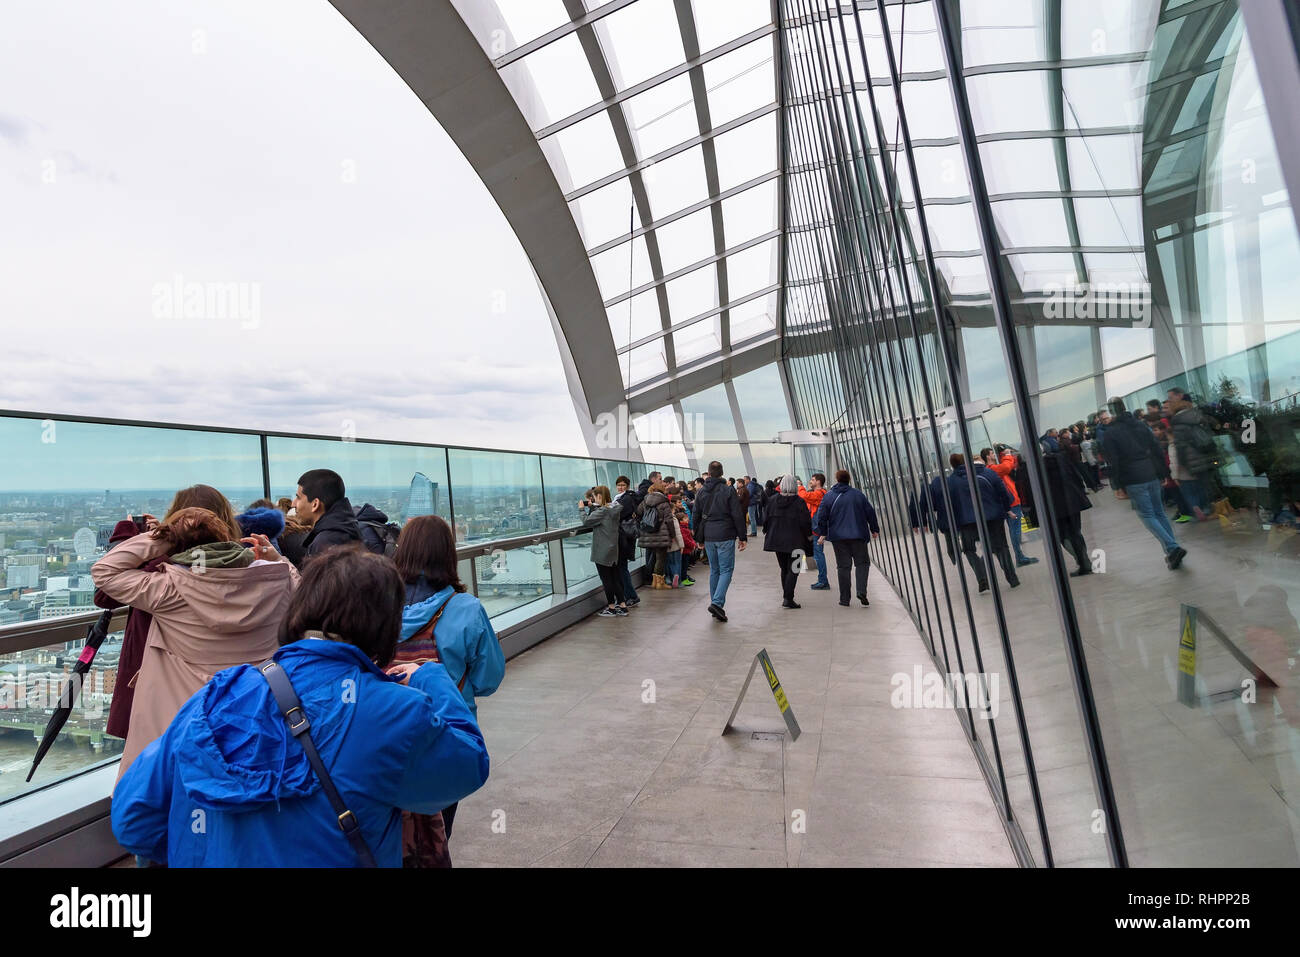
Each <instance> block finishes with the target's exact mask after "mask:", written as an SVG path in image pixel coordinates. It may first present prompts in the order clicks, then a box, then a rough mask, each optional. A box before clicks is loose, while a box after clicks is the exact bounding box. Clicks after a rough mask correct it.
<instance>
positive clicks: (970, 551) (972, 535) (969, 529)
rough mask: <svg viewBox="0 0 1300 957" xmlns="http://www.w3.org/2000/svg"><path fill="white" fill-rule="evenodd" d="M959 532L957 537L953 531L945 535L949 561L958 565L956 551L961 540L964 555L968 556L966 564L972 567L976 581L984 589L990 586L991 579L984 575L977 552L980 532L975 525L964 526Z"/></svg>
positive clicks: (982, 565)
mask: <svg viewBox="0 0 1300 957" xmlns="http://www.w3.org/2000/svg"><path fill="white" fill-rule="evenodd" d="M957 532H958V534H957V535H956V536H954V535H953V533H952V531H951V530H949V531H948V532H946V533H945V534H944V538H946V539H947V540H948V560H949V561H950V562H952V563H953V564H954V565H955V564H957V551H956V550H957V547H958V545H957V542H958V540H959V539H960V542H961V545H960V548H961V552H962V554H963V555H965V556H966V564H968V565H970V569H971V571H972V572H974V573H975V580H976V581H977V582H979V583H980V587H981V588H982V587H984V586H985V585H987V584H988V582H989V577H988V575H986V574H984V563H983V562H982V561H980V557H979V553H978V552H977V551H976V550H975V546H976V545H978V544H979V540H980V536H979V532H978V531H976V529H975V523H974V522H972V523H971V524H969V525H963V526H961V527H960V528H959V529H958V530H957Z"/></svg>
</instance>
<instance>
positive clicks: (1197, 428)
mask: <svg viewBox="0 0 1300 957" xmlns="http://www.w3.org/2000/svg"><path fill="white" fill-rule="evenodd" d="M1165 404H1166V406H1167V407H1168V409H1169V413H1170V419H1169V421H1170V423H1171V424H1172V426H1173V443H1172V444H1171V445H1170V451H1169V458H1170V464H1171V465H1176V471H1175V472H1174V478H1175V479H1176V480H1177V482H1178V487H1179V488H1180V489H1181V490H1182V493H1183V498H1184V500H1185V501H1186V502H1187V504H1188V506H1189V507H1190V508H1191V510H1192V514H1194V515H1195V516H1196V517H1197V518H1198V519H1200V520H1201V521H1202V522H1203V521H1205V520H1206V519H1208V518H1209V514H1208V513H1209V510H1210V498H1209V496H1210V495H1211V493H1214V494H1215V497H1216V498H1217V489H1215V488H1214V485H1215V482H1214V471H1215V469H1216V467H1217V466H1218V454H1219V448H1218V446H1217V445H1216V444H1215V441H1214V435H1213V433H1212V432H1211V431H1210V428H1209V421H1208V420H1207V419H1206V417H1205V415H1204V413H1202V412H1201V410H1200V409H1198V408H1197V407H1196V403H1195V402H1193V401H1192V397H1191V396H1190V395H1188V394H1187V393H1186V392H1184V391H1183V390H1182V389H1177V388H1175V389H1170V390H1169V401H1168V402H1167V403H1165Z"/></svg>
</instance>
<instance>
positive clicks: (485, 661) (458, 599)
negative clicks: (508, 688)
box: [398, 578, 506, 719]
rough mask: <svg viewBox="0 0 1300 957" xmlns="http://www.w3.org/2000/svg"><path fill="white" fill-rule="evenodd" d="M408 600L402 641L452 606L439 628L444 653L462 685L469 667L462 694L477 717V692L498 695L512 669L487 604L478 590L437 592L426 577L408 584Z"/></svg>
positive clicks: (449, 668)
mask: <svg viewBox="0 0 1300 957" xmlns="http://www.w3.org/2000/svg"><path fill="white" fill-rule="evenodd" d="M406 601H407V604H406V607H405V608H403V609H402V637H401V641H406V640H407V639H408V638H413V637H414V636H415V635H416V633H418V632H419V631H420V629H421V628H423V627H424V626H425V625H427V624H428V623H429V621H430V619H432V618H433V616H434V615H436V614H437V613H438V609H439V608H442V607H443V605H446V606H447V610H446V611H444V612H443V613H442V617H441V618H439V619H438V625H437V627H436V629H435V631H436V635H435V639H436V641H437V642H438V658H439V659H440V660H441V661H442V663H443V665H444V666H445V667H446V669H447V674H449V675H451V679H452V682H453V683H455V684H459V683H460V679H461V676H462V675H466V672H467V671H468V675H467V677H466V679H465V687H464V688H462V689H461V694H462V695H464V696H465V703H466V704H467V705H469V710H470V712H471V713H472V714H473V715H474V717H475V718H476V719H477V717H478V705H477V704H476V703H475V701H474V699H475V697H476V696H478V695H483V696H487V695H490V694H492V692H494V691H496V690H497V688H498V687H500V685H501V679H502V678H504V677H505V674H506V656H505V654H504V653H503V652H502V651H501V642H500V641H498V640H497V633H496V631H495V630H494V629H493V628H492V622H491V621H490V620H489V619H488V613H487V609H486V608H484V607H483V603H482V602H481V601H479V600H478V599H477V598H475V597H474V596H473V595H471V594H469V593H468V592H459V593H457V592H454V591H452V588H451V586H450V585H448V586H447V587H446V588H443V589H442V590H441V591H437V592H435V591H433V589H432V588H431V587H430V586H429V584H428V583H427V582H426V581H425V580H424V579H423V578H421V579H420V580H419V581H418V582H417V583H416V584H414V585H407V586H406ZM398 647H399V648H400V647H401V646H400V645H399V646H398Z"/></svg>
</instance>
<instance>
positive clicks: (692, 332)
mask: <svg viewBox="0 0 1300 957" xmlns="http://www.w3.org/2000/svg"><path fill="white" fill-rule="evenodd" d="M673 349H674V351H675V354H676V356H677V364H678V365H679V366H681V365H685V364H686V363H688V362H694V361H695V360H696V359H700V358H703V357H704V356H711V355H716V354H717V353H718V352H720V351H721V349H722V322H721V320H720V319H719V317H718V316H711V317H710V318H708V319H702V320H701V321H699V322H693V323H691V324H690V325H689V326H687V327H686V328H685V329H682V330H680V331H678V332H674V333H673Z"/></svg>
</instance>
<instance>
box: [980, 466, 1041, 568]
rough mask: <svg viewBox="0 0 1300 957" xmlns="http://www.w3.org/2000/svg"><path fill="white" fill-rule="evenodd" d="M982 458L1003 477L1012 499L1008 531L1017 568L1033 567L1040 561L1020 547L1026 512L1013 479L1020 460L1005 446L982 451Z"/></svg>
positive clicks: (1008, 517) (989, 467) (1008, 516)
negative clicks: (1022, 522) (1022, 524)
mask: <svg viewBox="0 0 1300 957" xmlns="http://www.w3.org/2000/svg"><path fill="white" fill-rule="evenodd" d="M980 458H981V459H983V460H984V467H985V468H987V469H988V470H989V471H990V472H992V473H994V474H995V475H998V476H999V477H1001V479H1002V484H1003V485H1005V486H1006V489H1007V495H1009V496H1010V497H1011V508H1010V510H1009V511H1008V512H1007V531H1008V532H1009V533H1010V535H1011V549H1012V551H1014V552H1015V553H1016V567H1018V568H1020V567H1024V566H1025V565H1032V564H1034V563H1035V562H1036V561H1038V559H1037V558H1030V557H1029V556H1028V555H1026V554H1025V553H1024V550H1023V549H1022V548H1021V547H1020V540H1021V519H1022V518H1023V517H1024V514H1025V512H1024V509H1022V508H1021V507H1020V493H1019V492H1018V491H1016V483H1015V482H1014V481H1012V478H1011V476H1012V475H1013V474H1014V473H1015V471H1016V466H1017V465H1018V464H1019V463H1020V459H1019V457H1018V456H1017V455H1016V453H1015V451H1014V450H1012V449H1010V448H1008V447H1007V446H1005V445H998V446H997V451H996V452H995V451H994V450H993V449H982V450H980Z"/></svg>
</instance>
